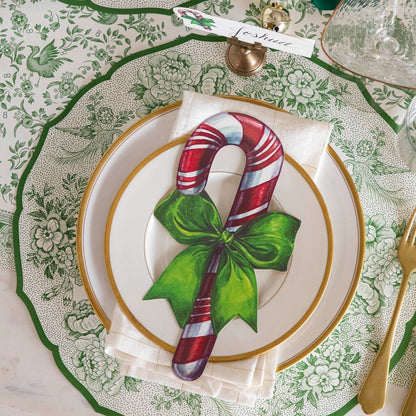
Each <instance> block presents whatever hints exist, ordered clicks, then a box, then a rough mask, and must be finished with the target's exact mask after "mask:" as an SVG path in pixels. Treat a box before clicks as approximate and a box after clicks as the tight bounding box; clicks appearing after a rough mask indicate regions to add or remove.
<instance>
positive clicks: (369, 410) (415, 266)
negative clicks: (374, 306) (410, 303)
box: [358, 209, 416, 415]
mask: <svg viewBox="0 0 416 416" xmlns="http://www.w3.org/2000/svg"><path fill="white" fill-rule="evenodd" d="M415 218H416V209H415V210H414V211H413V214H412V218H411V220H410V221H409V223H408V224H407V227H406V231H405V232H404V234H403V238H402V241H401V243H400V246H399V250H398V257H399V261H400V264H401V266H402V270H403V278H402V282H401V284H400V289H399V293H398V295H397V299H396V303H395V305H394V309H393V314H392V316H391V319H390V323H389V326H388V328H387V332H386V335H385V336H384V339H383V343H382V344H381V347H380V350H379V351H378V353H377V356H376V359H375V361H374V363H373V366H372V367H371V369H370V372H369V373H368V375H367V378H366V380H365V382H364V384H363V386H362V387H361V391H360V394H359V395H358V402H359V403H360V404H361V407H362V409H363V411H364V413H366V414H369V415H370V414H373V413H375V412H377V410H380V409H382V408H383V407H384V404H385V402H386V387H387V375H388V372H389V362H390V353H391V345H392V342H393V337H394V331H395V329H396V324H397V319H398V317H399V314H400V309H401V306H402V303H403V298H404V295H405V293H406V289H407V284H408V283H409V277H410V275H411V274H412V272H413V271H414V270H416V244H415V238H416V221H415ZM414 226H415V227H414ZM412 228H415V229H412Z"/></svg>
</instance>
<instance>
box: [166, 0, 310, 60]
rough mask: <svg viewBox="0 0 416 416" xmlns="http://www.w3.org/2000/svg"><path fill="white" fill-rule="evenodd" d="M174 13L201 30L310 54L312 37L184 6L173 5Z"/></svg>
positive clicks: (296, 53)
mask: <svg viewBox="0 0 416 416" xmlns="http://www.w3.org/2000/svg"><path fill="white" fill-rule="evenodd" d="M173 11H174V12H175V14H176V15H177V16H179V17H181V18H182V19H183V22H184V25H185V26H187V27H190V28H193V29H197V30H202V31H203V32H208V33H212V34H215V35H219V36H225V37H227V38H232V37H233V36H235V37H237V38H238V39H239V40H241V41H243V42H247V43H253V44H254V43H256V42H259V43H261V44H262V45H263V46H265V47H267V48H272V49H277V50H280V51H284V52H289V53H292V54H295V55H302V56H306V57H308V58H310V57H311V56H312V52H313V47H314V45H315V41H314V40H313V39H306V38H300V37H296V36H290V35H284V34H282V33H277V32H273V31H271V30H267V29H263V28H261V27H257V26H252V25H248V24H246V23H240V22H236V21H234V20H229V19H224V18H222V17H216V16H211V15H209V14H205V13H202V12H200V11H199V10H193V9H188V8H185V7H175V8H174V9H173Z"/></svg>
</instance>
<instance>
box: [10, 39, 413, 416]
mask: <svg viewBox="0 0 416 416" xmlns="http://www.w3.org/2000/svg"><path fill="white" fill-rule="evenodd" d="M225 48H226V43H225V42H223V41H222V40H221V39H219V38H218V37H202V36H197V35H190V36H188V37H186V38H181V39H178V40H176V41H174V42H171V43H168V44H166V45H161V46H158V47H155V48H153V49H149V50H147V51H143V52H140V53H136V54H133V55H130V56H127V57H126V58H123V59H122V60H121V61H120V62H118V63H116V64H115V65H114V66H113V67H112V68H111V70H110V71H109V72H108V73H107V74H106V75H105V76H101V77H99V78H97V79H96V80H94V81H92V82H91V83H90V84H89V85H88V86H86V87H84V88H82V89H80V91H78V92H77V93H76V94H75V96H74V98H73V99H72V100H71V101H70V103H69V104H68V105H67V107H66V108H65V110H64V111H63V112H62V113H61V114H60V115H59V116H58V117H56V118H55V119H53V120H50V121H48V123H47V124H46V125H45V128H44V130H43V132H42V135H41V137H40V140H39V144H38V146H37V148H36V152H35V154H34V156H33V158H32V159H31V160H30V162H29V166H28V168H27V169H26V170H25V172H24V174H23V177H22V180H21V181H20V184H19V187H18V195H17V211H16V216H15V221H14V244H15V258H16V267H17V273H18V289H17V292H18V294H19V296H20V297H21V298H22V299H23V300H24V302H25V303H26V305H27V307H28V309H29V311H30V313H31V316H32V318H33V321H34V323H35V325H36V328H37V330H38V333H39V336H40V337H41V339H42V341H43V342H44V344H45V345H46V346H47V347H48V348H49V349H50V350H51V351H52V352H53V354H54V358H55V360H56V362H57V364H58V366H59V368H60V369H61V371H62V372H63V374H64V375H65V376H66V377H67V378H68V379H69V380H70V381H71V383H72V384H74V386H75V387H76V388H78V389H79V390H80V391H81V392H82V393H83V394H84V395H85V397H86V398H87V399H88V400H89V402H90V403H91V404H92V406H93V407H94V408H95V409H96V410H97V411H99V412H102V413H104V414H111V415H113V414H123V415H134V414H155V413H157V414H161V415H169V414H183V415H186V414H189V415H200V414H201V415H212V414H218V415H276V414H281V415H298V416H301V415H308V416H314V415H317V416H318V415H320V416H322V415H324V414H337V415H342V414H345V413H346V412H347V411H348V410H349V409H350V408H351V407H353V406H354V405H355V404H356V394H357V392H358V390H359V387H360V385H361V383H362V381H363V379H364V376H365V374H366V372H367V370H368V368H369V365H370V363H371V361H372V360H373V359H374V356H375V351H376V350H377V348H378V345H379V344H380V342H381V340H382V337H383V335H384V331H385V328H386V326H387V322H388V320H389V317H390V314H391V310H392V306H393V302H394V299H395V297H396V294H397V288H398V285H399V283H400V278H401V269H400V266H399V264H398V261H397V245H398V240H399V239H400V236H401V234H402V232H403V227H404V219H405V218H407V217H408V215H409V213H410V212H411V211H412V208H413V205H414V203H415V201H416V189H415V187H414V186H413V184H414V180H415V177H414V175H413V174H411V173H410V172H408V171H407V170H406V168H405V167H404V166H403V165H402V162H401V160H400V158H399V156H398V154H397V151H396V148H395V140H396V136H395V132H394V129H397V125H396V124H395V122H394V121H393V120H392V119H391V118H390V117H389V116H388V115H387V113H385V112H383V111H382V110H381V109H380V108H379V106H378V105H377V104H376V103H375V102H374V101H373V100H372V99H371V98H370V95H369V94H368V93H366V92H365V89H364V88H363V86H362V85H360V81H357V79H355V78H352V77H348V76H345V75H343V74H341V73H337V72H336V71H335V70H334V69H332V68H331V67H330V66H328V65H326V64H324V63H323V62H321V61H319V60H318V59H316V58H314V59H312V60H307V59H304V58H301V57H294V56H290V55H288V54H284V53H279V52H271V51H269V52H268V64H267V65H266V66H265V68H264V69H263V70H262V71H261V72H260V73H259V74H258V75H255V76H254V77H250V78H244V77H238V76H236V75H234V74H232V73H230V72H229V71H228V69H227V68H226V67H225V66H224V53H225ZM184 89H187V90H193V91H198V92H202V93H205V94H236V95H242V96H250V97H253V98H258V99H261V100H264V101H266V102H270V103H273V104H276V105H279V106H280V107H282V108H285V109H286V110H288V111H290V112H291V113H293V114H297V115H300V116H303V117H309V118H313V119H317V120H324V121H328V122H331V123H333V124H334V126H335V127H334V131H333V134H332V136H331V139H330V142H331V145H332V146H333V147H334V149H335V150H336V151H337V153H338V154H339V155H340V156H341V158H342V159H343V161H344V163H345V165H346V166H347V168H348V169H349V170H350V172H351V174H352V177H353V179H354V181H355V183H356V185H357V189H358V191H359V194H360V198H361V201H362V204H363V210H364V214H365V221H366V234H367V235H366V246H367V252H366V258H365V265H364V269H363V274H362V278H361V281H360V284H359V286H358V290H357V294H356V296H355V297H354V299H353V302H352V304H351V307H350V308H349V310H348V312H347V314H346V315H345V316H344V318H343V319H342V321H341V322H340V324H339V325H338V327H337V328H336V329H335V330H334V331H333V333H332V334H331V335H330V336H329V338H328V339H327V340H325V341H324V342H323V344H322V345H321V346H320V347H319V348H317V349H316V350H315V351H314V352H312V353H311V354H310V355H309V356H307V357H306V358H305V359H303V360H301V361H300V362H298V363H297V364H295V365H293V366H292V367H290V368H288V369H287V370H285V371H282V372H280V373H278V374H277V376H276V385H275V393H274V397H273V398H272V399H270V400H263V401H259V402H257V403H256V406H255V408H253V409H252V408H248V407H245V406H241V405H234V404H228V403H223V402H220V401H217V400H215V399H212V398H209V397H204V396H199V395H195V394H191V393H186V392H183V391H180V390H175V389H170V388H167V387H163V386H161V385H158V384H153V383H148V382H144V381H140V380H135V379H132V378H129V377H124V376H122V375H121V374H120V373H119V363H118V362H117V361H115V360H113V359H112V358H110V357H108V356H106V355H105V353H104V350H103V345H104V338H105V330H104V327H103V326H102V325H101V323H100V321H99V320H98V318H97V317H96V316H95V315H94V312H93V310H92V308H91V306H90V304H89V303H88V301H87V296H86V293H85V291H84V289H83V287H82V283H81V279H80V275H79V272H78V267H77V264H76V256H75V226H76V219H77V213H78V207H79V203H80V199H81V196H82V193H83V190H84V188H85V186H86V183H87V180H88V178H89V176H90V174H91V173H92V171H93V169H94V167H95V165H96V163H97V162H98V160H99V159H100V157H101V156H102V154H103V152H104V151H105V149H106V148H107V147H108V146H109V145H110V144H111V142H112V141H113V140H114V139H115V138H116V137H117V136H118V135H119V134H120V132H121V131H124V130H125V129H126V128H127V127H128V126H129V125H131V124H132V123H133V122H134V121H135V120H137V119H138V118H140V117H142V116H143V115H145V114H148V113H149V112H151V111H152V110H155V109H157V108H160V107H162V106H164V105H166V104H169V103H171V102H174V101H177V100H179V99H180V98H181V95H182V91H183V90H184ZM363 91H364V94H363ZM114 97H117V99H114ZM351 103H353V104H355V105H354V106H351ZM375 109H376V110H377V111H378V112H377V111H375ZM379 113H380V114H379ZM71 152H72V153H71ZM74 152H75V153H74ZM415 290H416V285H415V279H414V278H413V279H412V281H411V286H410V290H409V291H410V293H409V299H408V300H407V301H406V303H405V307H404V309H403V312H402V315H401V319H400V323H399V326H398V328H397V337H396V343H395V346H394V349H395V350H396V353H395V355H394V357H393V360H392V364H393V365H396V364H397V362H398V360H399V359H400V357H401V356H402V355H403V353H404V352H405V350H406V348H407V346H408V344H409V340H410V336H411V334H412V327H413V325H414V321H415V316H414V309H415V307H416V296H415ZM412 299H413V300H412ZM87 321H88V325H83V323H84V322H87ZM406 322H407V325H405V323H406ZM410 377H411V375H410V374H406V375H405V380H406V383H410ZM393 381H394V380H393Z"/></svg>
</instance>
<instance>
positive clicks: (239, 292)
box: [144, 189, 301, 335]
mask: <svg viewBox="0 0 416 416" xmlns="http://www.w3.org/2000/svg"><path fill="white" fill-rule="evenodd" d="M155 217H156V218H157V219H158V220H159V221H160V222H161V224H162V225H163V226H164V227H165V228H166V230H167V231H168V232H169V234H170V235H171V236H172V237H173V238H174V239H175V240H176V241H177V242H178V243H181V244H186V245H188V246H189V247H187V248H186V249H185V250H183V251H182V252H181V253H179V254H178V255H177V256H176V257H175V258H174V259H173V260H172V262H171V263H170V264H169V266H168V267H167V268H166V269H165V270H164V272H163V273H162V274H161V276H160V277H159V279H158V280H156V282H155V283H154V284H153V286H152V287H151V288H150V290H149V291H148V292H147V293H146V295H145V296H144V299H145V300H147V299H158V298H166V299H168V300H169V301H170V304H171V307H172V310H173V313H174V314H175V317H176V320H177V321H178V324H179V326H180V327H181V328H183V327H184V326H185V324H186V322H187V321H188V319H189V317H190V315H191V311H192V307H193V304H194V302H195V299H196V296H197V294H198V290H199V287H200V285H201V281H202V279H203V277H204V274H205V272H206V271H207V268H208V266H209V263H210V260H211V258H212V256H213V254H214V251H215V249H216V247H218V245H223V250H222V254H221V258H220V262H219V266H218V269H217V278H216V280H215V283H214V287H213V291H212V296H211V320H212V326H213V328H214V332H215V334H216V335H218V333H219V332H220V331H221V329H222V328H223V327H224V326H225V325H226V324H227V323H228V322H230V321H231V320H232V319H234V318H235V317H236V316H239V317H240V318H241V319H243V320H244V321H245V322H247V324H248V325H250V327H251V328H252V329H253V330H254V331H256V332H257V298H258V296H257V281H256V275H255V272H254V269H255V268H256V269H274V270H278V271H285V270H286V269H287V263H288V261H289V258H290V256H291V255H292V252H293V248H294V244H295V238H296V234H297V232H298V230H299V227H300V224H301V221H300V220H298V219H296V218H294V217H293V216H291V215H288V214H285V213H282V212H275V211H269V212H266V213H264V214H262V215H259V216H258V217H255V218H253V219H252V220H251V221H249V222H247V223H246V224H245V225H243V226H242V227H241V228H239V229H238V230H237V231H236V232H235V233H230V232H228V231H223V224H222V222H221V218H220V215H219V213H218V210H217V208H216V206H215V204H214V202H213V201H212V200H211V198H210V197H209V195H208V194H207V192H205V191H202V192H201V193H200V194H198V195H183V194H182V193H180V192H179V191H178V190H177V189H175V190H174V191H173V192H172V193H171V194H170V195H169V196H168V197H167V198H165V199H164V200H162V201H161V202H160V203H159V204H158V205H157V206H156V209H155Z"/></svg>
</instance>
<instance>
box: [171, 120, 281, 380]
mask: <svg viewBox="0 0 416 416" xmlns="http://www.w3.org/2000/svg"><path fill="white" fill-rule="evenodd" d="M226 145H236V146H239V147H240V148H241V149H243V150H244V152H245V154H246V166H245V169H244V173H243V176H242V178H241V182H240V186H239V188H238V191H237V194H236V196H235V199H234V202H233V205H232V207H231V211H230V214H229V216H228V218H227V220H226V223H225V226H224V230H226V231H228V232H230V233H234V232H236V231H237V230H238V229H239V228H240V227H241V226H242V225H243V224H245V223H247V222H248V221H250V220H251V219H252V218H254V217H256V216H258V215H260V214H262V213H264V212H266V211H267V209H268V206H269V203H270V200H271V198H272V195H273V191H274V188H275V186H276V182H277V179H278V178H279V174H280V171H281V168H282V163H283V148H282V144H281V142H280V140H279V138H278V137H277V136H276V134H275V133H274V132H273V131H272V130H270V129H269V128H268V127H267V126H266V125H265V124H263V123H262V122H261V121H259V120H257V119H255V118H253V117H250V116H247V115H245V114H239V113H220V114H216V115H214V116H212V117H210V118H208V119H207V120H205V121H204V122H203V123H202V124H200V125H199V126H198V127H197V129H196V130H195V131H194V133H193V134H192V135H191V137H190V138H189V140H188V142H187V143H186V145H185V148H184V149H183V152H182V155H181V159H180V162H179V168H178V173H177V179H176V186H177V188H178V190H179V191H180V192H182V193H184V194H186V195H196V194H198V193H200V192H201V191H202V190H203V189H204V188H205V185H206V182H207V179H208V174H209V171H210V168H211V165H212V162H213V160H214V157H215V155H216V153H217V152H218V150H219V149H221V148H222V147H223V146H226ZM222 249H223V246H222V245H218V246H217V248H216V250H215V252H214V255H213V258H212V260H211V263H210V266H209V267H208V271H207V272H206V274H205V276H204V278H203V280H202V283H201V287H200V290H199V292H198V295H197V298H196V301H195V304H194V307H193V309H192V313H191V316H190V318H189V320H188V322H187V324H186V325H185V328H184V330H183V332H182V335H181V338H180V340H179V343H178V346H177V348H176V351H175V355H174V357H173V360H172V369H173V372H174V373H175V374H176V375H177V376H178V377H179V378H181V379H183V380H188V381H191V380H195V379H197V378H198V377H199V376H200V375H201V374H202V372H203V371H204V368H205V366H206V364H207V362H208V359H209V357H210V355H211V351H212V349H213V348H214V344H215V341H216V338H217V337H216V335H215V334H214V330H213V327H212V322H211V293H212V288H213V286H214V282H215V278H216V275H217V268H218V264H219V260H220V257H221V252H222Z"/></svg>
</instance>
